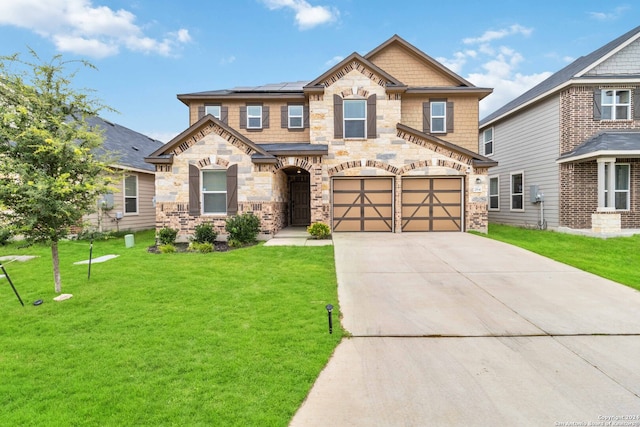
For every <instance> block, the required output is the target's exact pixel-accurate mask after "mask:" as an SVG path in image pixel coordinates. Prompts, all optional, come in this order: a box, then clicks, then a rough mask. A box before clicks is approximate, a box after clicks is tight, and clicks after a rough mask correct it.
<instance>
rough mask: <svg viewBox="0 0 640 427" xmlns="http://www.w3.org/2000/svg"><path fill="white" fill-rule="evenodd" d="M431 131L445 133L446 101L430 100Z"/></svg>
mask: <svg viewBox="0 0 640 427" xmlns="http://www.w3.org/2000/svg"><path fill="white" fill-rule="evenodd" d="M430 112H431V123H430V128H431V133H446V132H447V128H446V123H447V122H446V120H447V103H446V102H444V101H432V102H431V111H430Z"/></svg>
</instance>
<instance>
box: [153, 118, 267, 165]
mask: <svg viewBox="0 0 640 427" xmlns="http://www.w3.org/2000/svg"><path fill="white" fill-rule="evenodd" d="M212 125H213V126H218V127H220V128H222V130H223V131H226V132H227V133H228V134H229V135H230V136H231V137H232V138H235V139H237V140H239V141H240V142H242V143H243V144H245V145H246V146H247V147H249V148H250V149H251V150H252V151H254V152H255V153H257V154H259V155H261V158H263V159H268V160H269V161H271V162H275V161H276V158H275V156H273V155H271V154H269V153H268V152H267V151H266V150H264V149H263V148H261V147H259V146H258V145H257V144H256V143H254V142H253V141H251V140H250V139H249V138H247V137H246V136H244V135H242V134H241V133H240V132H238V131H236V130H235V129H233V128H232V127H230V126H227V125H226V124H225V123H224V122H222V121H220V120H218V119H216V118H215V117H213V116H212V115H211V114H206V115H205V116H204V117H202V118H201V119H200V120H198V121H197V122H195V123H194V124H193V125H191V126H189V127H188V128H187V129H186V130H185V131H184V132H182V133H181V134H180V135H178V136H176V137H175V138H173V139H172V140H171V141H169V142H167V143H166V144H164V145H163V146H162V147H160V148H159V149H157V150H156V151H154V152H153V153H151V154H149V156H147V157H146V158H145V159H144V161H145V162H147V163H153V164H171V163H173V151H174V150H176V149H177V148H180V146H181V145H184V144H185V140H188V139H190V138H196V139H197V137H198V133H199V132H202V131H203V129H206V128H207V127H209V126H212ZM189 147H190V145H189ZM187 148H188V147H187ZM185 149H186V148H185ZM181 151H184V149H181Z"/></svg>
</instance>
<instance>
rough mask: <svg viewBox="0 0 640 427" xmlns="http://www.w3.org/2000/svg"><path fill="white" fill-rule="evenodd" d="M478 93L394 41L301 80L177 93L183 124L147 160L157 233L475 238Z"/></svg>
mask: <svg viewBox="0 0 640 427" xmlns="http://www.w3.org/2000/svg"><path fill="white" fill-rule="evenodd" d="M490 93H491V89H485V88H478V87H475V86H474V85H472V84H471V83H469V82H468V81H466V80H465V79H463V78H462V77H460V76H458V75H456V74H455V73H453V72H452V71H451V70H449V69H447V68H446V67H444V66H443V65H442V64H440V63H438V62H437V61H435V60H434V59H432V58H431V57H429V56H428V55H426V54H425V53H423V52H422V51H420V50H419V49H417V48H416V47H414V46H412V45H411V44H409V43H408V42H406V41H405V40H403V39H402V38H400V37H398V36H393V37H391V38H390V39H389V40H387V41H386V42H384V43H383V44H381V45H380V46H378V47H376V48H375V49H374V50H372V51H371V52H369V53H367V54H366V55H364V56H363V55H360V54H358V53H353V54H351V55H349V56H348V57H347V58H345V59H344V60H343V61H341V62H340V63H339V64H337V65H335V66H333V67H332V68H331V69H329V70H327V71H326V72H325V73H323V74H322V75H321V76H319V77H317V78H316V79H314V80H312V81H303V82H293V83H282V84H270V85H266V86H259V87H237V88H234V89H229V90H215V91H209V92H198V93H190V94H183V95H178V99H179V100H180V101H182V102H183V103H184V104H186V105H187V107H188V108H189V124H190V126H189V127H188V128H187V129H186V130H185V131H184V132H182V133H181V134H180V135H178V136H177V137H175V138H174V139H173V140H171V141H169V142H168V143H167V144H165V145H164V146H163V147H161V148H160V149H159V150H157V151H155V152H154V153H152V154H151V155H150V156H149V157H147V159H146V161H147V162H149V163H152V164H154V165H155V167H156V197H157V206H156V215H157V227H164V226H168V227H172V228H176V229H179V230H180V232H179V236H180V237H181V238H186V237H188V236H189V235H190V234H191V233H192V232H193V229H194V227H195V226H196V225H197V224H199V223H201V222H210V223H212V224H214V225H215V227H216V228H217V229H218V230H219V231H221V232H223V231H224V221H225V219H226V218H227V217H228V216H230V215H235V214H238V213H243V212H253V213H254V214H255V215H258V216H259V217H260V219H261V224H262V234H263V236H262V237H267V238H268V237H269V236H271V235H273V234H274V233H276V232H277V231H279V230H280V229H282V228H283V227H286V226H290V225H293V226H296V225H299V226H304V225H309V224H310V223H313V222H324V223H326V224H329V225H330V226H331V228H332V230H333V231H334V232H340V231H387V232H401V231H465V230H480V231H485V230H486V229H487V198H486V185H487V180H486V176H487V171H488V168H489V167H490V166H494V165H495V164H496V163H495V162H494V161H492V160H491V159H488V158H486V157H484V156H481V155H479V154H478V153H477V131H478V103H479V100H480V99H482V98H484V97H485V96H487V95H488V94H490Z"/></svg>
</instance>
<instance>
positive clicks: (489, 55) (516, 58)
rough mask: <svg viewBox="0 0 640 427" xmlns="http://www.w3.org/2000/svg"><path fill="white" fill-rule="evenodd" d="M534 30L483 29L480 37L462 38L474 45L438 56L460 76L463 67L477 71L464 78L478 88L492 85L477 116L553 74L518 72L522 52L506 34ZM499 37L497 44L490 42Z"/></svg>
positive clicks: (512, 27) (513, 28)
mask: <svg viewBox="0 0 640 427" xmlns="http://www.w3.org/2000/svg"><path fill="white" fill-rule="evenodd" d="M532 33H533V29H531V28H526V27H523V26H522V25H518V24H514V25H511V26H509V27H506V28H502V29H498V30H490V31H485V32H484V33H483V34H482V35H481V36H480V37H469V38H465V39H463V40H462V41H463V43H464V44H466V45H477V48H474V49H467V50H462V51H458V52H455V53H454V54H453V56H452V58H438V61H439V62H441V63H442V64H444V65H445V66H447V67H448V68H450V69H451V70H452V71H454V72H456V73H458V74H460V75H463V70H464V68H465V67H469V66H471V67H473V68H474V69H475V70H476V71H474V72H470V73H467V75H466V77H465V78H466V79H467V80H469V81H470V82H471V83H473V84H474V85H476V86H478V87H488V88H493V93H492V94H491V95H489V96H487V97H486V98H485V99H483V100H482V101H481V102H480V118H482V117H485V116H486V115H487V114H489V113H491V112H493V111H495V110H496V109H498V108H500V107H502V106H503V105H504V104H506V103H507V102H509V101H511V100H513V99H514V98H516V97H517V96H519V95H521V94H523V93H524V92H526V91H527V90H529V89H531V88H532V87H533V86H535V85H537V84H538V83H540V82H541V81H542V80H544V79H546V78H547V77H549V76H550V75H551V74H552V73H551V72H548V71H545V72H540V73H533V74H523V73H521V72H520V71H519V67H520V65H521V64H522V63H523V62H524V59H525V58H524V57H523V55H522V54H521V53H520V52H518V51H517V50H515V49H513V48H512V47H510V46H509V45H508V44H507V41H508V40H505V39H508V38H509V37H515V36H520V37H522V36H524V37H528V36H530V35H531V34H532ZM497 40H500V43H501V44H500V45H493V44H492V42H495V41H497Z"/></svg>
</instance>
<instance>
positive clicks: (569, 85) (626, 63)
mask: <svg viewBox="0 0 640 427" xmlns="http://www.w3.org/2000/svg"><path fill="white" fill-rule="evenodd" d="M639 38H640V27H637V28H634V29H633V30H631V31H629V32H628V33H626V34H624V35H622V36H620V37H619V38H617V39H615V40H613V41H612V42H610V43H608V44H606V45H605V46H603V47H601V48H599V49H597V50H595V51H593V52H592V53H590V54H588V55H586V56H582V57H580V58H578V59H576V60H575V61H574V62H573V63H571V64H569V65H567V66H566V67H565V68H563V69H562V70H560V71H558V72H557V73H555V74H553V75H552V76H550V77H549V78H547V79H546V80H544V81H543V82H541V83H540V84H538V85H537V86H535V87H533V88H532V89H531V90H529V91H527V92H525V93H524V94H522V95H521V96H519V97H518V98H516V99H514V100H513V101H511V102H509V103H508V104H506V105H505V106H503V107H502V108H500V109H498V110H497V111H495V112H494V113H492V114H490V115H489V116H487V117H486V118H484V119H483V120H482V121H481V122H480V138H479V152H480V153H482V154H484V155H485V156H488V157H490V158H492V159H494V160H496V161H497V162H498V163H499V165H498V166H496V167H492V168H491V169H490V172H489V175H490V176H489V189H488V197H489V219H490V221H491V222H496V223H504V224H512V225H518V226H530V227H540V228H546V227H547V226H548V227H549V228H552V229H557V230H560V231H568V232H580V233H595V234H600V235H610V234H620V233H632V232H635V231H638V232H640V230H638V229H640V160H639V159H640V40H639Z"/></svg>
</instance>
